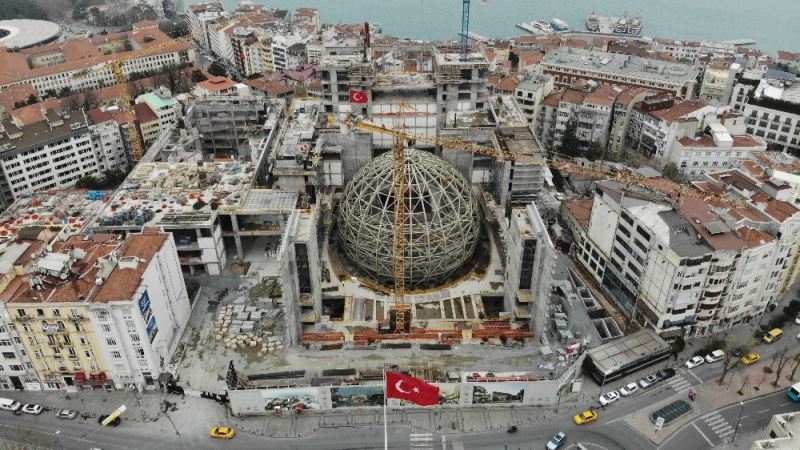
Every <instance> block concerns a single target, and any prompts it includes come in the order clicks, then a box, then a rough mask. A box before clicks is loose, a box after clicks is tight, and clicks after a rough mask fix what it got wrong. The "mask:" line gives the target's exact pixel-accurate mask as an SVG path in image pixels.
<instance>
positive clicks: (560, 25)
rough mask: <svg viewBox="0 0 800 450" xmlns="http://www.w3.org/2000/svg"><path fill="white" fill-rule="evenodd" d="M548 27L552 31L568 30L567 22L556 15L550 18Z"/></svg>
mask: <svg viewBox="0 0 800 450" xmlns="http://www.w3.org/2000/svg"><path fill="white" fill-rule="evenodd" d="M550 27H551V28H552V29H553V31H569V24H567V22H564V21H563V20H561V19H559V18H558V17H556V18H553V19H550Z"/></svg>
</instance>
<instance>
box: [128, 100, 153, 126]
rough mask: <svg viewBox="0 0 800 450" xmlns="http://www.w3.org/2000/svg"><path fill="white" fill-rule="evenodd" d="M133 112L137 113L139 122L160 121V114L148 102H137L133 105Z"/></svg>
mask: <svg viewBox="0 0 800 450" xmlns="http://www.w3.org/2000/svg"><path fill="white" fill-rule="evenodd" d="M133 112H134V113H135V114H136V120H137V121H138V122H139V123H149V122H156V121H158V115H156V113H155V112H153V110H152V109H151V108H150V105H148V104H147V103H144V102H142V103H137V104H135V105H133Z"/></svg>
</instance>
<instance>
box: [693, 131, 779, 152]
mask: <svg viewBox="0 0 800 450" xmlns="http://www.w3.org/2000/svg"><path fill="white" fill-rule="evenodd" d="M678 143H680V144H681V145H682V146H684V147H704V148H714V147H717V144H716V143H715V142H714V138H712V137H711V136H709V135H707V134H701V135H700V136H698V137H696V138H694V139H693V138H690V137H686V136H684V137H682V138H680V139H678ZM733 147H734V148H749V149H758V148H762V147H764V148H765V147H766V144H763V143H761V142H759V141H758V140H756V139H754V138H752V137H750V136H733Z"/></svg>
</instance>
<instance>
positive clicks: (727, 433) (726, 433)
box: [717, 428, 733, 439]
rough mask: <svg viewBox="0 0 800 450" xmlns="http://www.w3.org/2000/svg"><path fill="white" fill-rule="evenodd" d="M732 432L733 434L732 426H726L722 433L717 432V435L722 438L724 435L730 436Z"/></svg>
mask: <svg viewBox="0 0 800 450" xmlns="http://www.w3.org/2000/svg"><path fill="white" fill-rule="evenodd" d="M732 434H733V428H728V429H727V430H725V431H723V432H722V433H717V436H719V437H720V438H721V439H724V438H725V437H727V436H730V435H732Z"/></svg>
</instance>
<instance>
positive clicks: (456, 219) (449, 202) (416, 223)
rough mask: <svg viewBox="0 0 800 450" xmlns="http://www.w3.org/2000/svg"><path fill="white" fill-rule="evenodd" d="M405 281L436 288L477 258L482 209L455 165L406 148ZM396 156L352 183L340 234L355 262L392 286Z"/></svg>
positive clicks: (373, 163) (364, 169)
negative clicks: (475, 254) (393, 184)
mask: <svg viewBox="0 0 800 450" xmlns="http://www.w3.org/2000/svg"><path fill="white" fill-rule="evenodd" d="M405 174H406V191H405V192H406V195H405V196H404V199H405V202H406V203H405V204H406V218H407V222H406V226H405V230H406V245H405V283H406V286H408V287H410V288H421V287H432V286H437V285H440V284H442V283H444V282H446V281H447V279H448V278H449V277H451V276H452V275H453V274H454V272H456V271H457V270H458V269H459V268H460V267H461V266H462V265H463V264H464V262H466V261H467V260H468V259H469V258H470V257H471V256H472V254H473V253H474V251H475V246H476V244H477V240H478V235H479V233H480V222H479V219H478V204H477V202H476V200H475V199H474V197H473V196H472V194H471V189H470V184H469V182H468V181H467V180H466V179H465V178H464V177H463V176H462V175H461V174H460V173H459V172H458V171H457V170H456V169H455V168H454V167H453V166H451V165H450V164H448V163H447V162H446V161H444V160H442V159H441V158H438V157H436V156H434V155H432V154H430V153H427V152H424V151H422V150H414V149H407V150H406V170H405ZM393 214H394V195H393V192H392V152H387V153H384V154H383V155H380V156H378V157H376V158H374V159H373V160H372V161H370V162H369V163H367V164H366V165H365V166H364V167H362V168H361V169H360V170H359V171H358V172H356V174H355V176H354V177H353V179H352V180H351V181H350V183H349V184H348V185H347V187H346V188H345V191H344V197H343V199H342V201H341V202H340V206H339V216H338V229H339V239H340V242H341V244H342V249H343V251H344V253H345V254H346V255H347V257H348V258H349V259H350V261H351V262H352V263H353V264H354V265H355V266H356V267H358V268H359V269H360V270H362V271H363V272H365V273H366V274H368V275H369V276H370V277H371V278H373V279H374V280H375V281H378V282H379V283H382V284H385V285H389V286H391V285H392V284H393V279H394V273H393V249H392V243H393V231H392V230H393Z"/></svg>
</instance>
